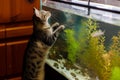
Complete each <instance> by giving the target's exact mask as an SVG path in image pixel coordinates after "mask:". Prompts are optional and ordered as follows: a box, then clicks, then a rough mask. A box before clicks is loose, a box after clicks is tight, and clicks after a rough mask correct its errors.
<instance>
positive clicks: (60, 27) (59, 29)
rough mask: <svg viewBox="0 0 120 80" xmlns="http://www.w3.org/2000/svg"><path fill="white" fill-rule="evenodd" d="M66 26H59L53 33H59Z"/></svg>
mask: <svg viewBox="0 0 120 80" xmlns="http://www.w3.org/2000/svg"><path fill="white" fill-rule="evenodd" d="M64 28H65V26H64V25H60V26H58V27H57V28H56V29H55V30H54V32H53V34H58V33H59V32H60V31H61V30H63V29H64Z"/></svg>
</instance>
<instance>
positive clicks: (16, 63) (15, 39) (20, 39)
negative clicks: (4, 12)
mask: <svg viewBox="0 0 120 80" xmlns="http://www.w3.org/2000/svg"><path fill="white" fill-rule="evenodd" d="M31 33H32V24H31V23H27V22H26V23H16V24H10V25H6V40H7V41H6V50H7V51H6V64H7V66H6V75H11V74H12V75H13V74H20V73H21V71H22V63H23V55H24V51H25V48H26V45H27V42H28V39H29V37H30V35H31Z"/></svg>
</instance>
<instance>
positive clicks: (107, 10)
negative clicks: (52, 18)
mask: <svg viewBox="0 0 120 80" xmlns="http://www.w3.org/2000/svg"><path fill="white" fill-rule="evenodd" d="M50 1H55V2H60V3H64V4H69V5H75V6H81V7H86V8H88V15H90V9H97V10H102V11H106V12H112V13H116V14H120V11H118V10H111V9H105V8H100V7H96V6H92V5H90V0H89V1H88V4H87V5H86V4H81V3H74V2H68V1H61V0H50Z"/></svg>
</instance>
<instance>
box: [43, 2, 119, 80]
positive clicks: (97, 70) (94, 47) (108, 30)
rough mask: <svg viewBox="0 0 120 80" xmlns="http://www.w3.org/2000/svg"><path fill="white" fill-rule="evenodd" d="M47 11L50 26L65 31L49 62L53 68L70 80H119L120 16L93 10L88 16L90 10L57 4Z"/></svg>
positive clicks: (49, 5)
mask: <svg viewBox="0 0 120 80" xmlns="http://www.w3.org/2000/svg"><path fill="white" fill-rule="evenodd" d="M74 1H75V0H74ZM78 2H81V3H82V2H83V4H86V3H85V2H84V1H78ZM92 4H93V5H97V3H92ZM100 5H102V4H100ZM104 6H106V5H102V7H104ZM44 8H46V9H48V10H49V11H51V13H52V16H51V18H50V20H49V22H50V24H53V23H55V22H59V23H60V24H64V25H65V27H66V28H65V30H64V31H63V32H62V33H61V34H60V36H59V38H58V39H57V41H56V43H55V44H54V46H53V47H52V49H51V51H50V53H49V58H48V59H47V61H46V62H47V63H48V64H49V65H50V66H51V67H52V68H54V69H55V70H56V71H58V72H59V73H61V74H62V75H63V76H65V77H66V78H67V79H68V80H120V77H119V75H120V19H119V17H120V14H115V13H110V12H105V11H100V10H93V9H91V13H90V15H89V16H88V15H87V8H84V7H78V6H73V5H67V4H63V3H58V2H54V1H48V2H47V3H46V4H44ZM109 8H110V7H109ZM114 8H116V9H117V7H114ZM117 10H119V9H117Z"/></svg>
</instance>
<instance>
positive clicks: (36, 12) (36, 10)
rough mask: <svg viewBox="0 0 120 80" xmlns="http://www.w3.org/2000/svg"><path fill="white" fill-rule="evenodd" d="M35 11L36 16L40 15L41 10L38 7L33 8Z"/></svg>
mask: <svg viewBox="0 0 120 80" xmlns="http://www.w3.org/2000/svg"><path fill="white" fill-rule="evenodd" d="M33 12H34V14H35V16H37V17H39V15H40V14H39V13H40V12H39V10H38V9H36V8H35V7H34V8H33Z"/></svg>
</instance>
